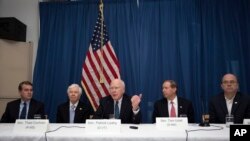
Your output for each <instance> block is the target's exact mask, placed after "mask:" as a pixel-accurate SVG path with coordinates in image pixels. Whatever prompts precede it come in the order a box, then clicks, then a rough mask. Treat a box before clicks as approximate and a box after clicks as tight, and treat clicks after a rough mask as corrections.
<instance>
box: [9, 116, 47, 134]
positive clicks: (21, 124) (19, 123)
mask: <svg viewBox="0 0 250 141" xmlns="http://www.w3.org/2000/svg"><path fill="white" fill-rule="evenodd" d="M48 128H49V120H48V119H41V120H37V119H17V120H16V122H15V125H14V129H13V133H16V134H20V133H45V132H46V131H48Z"/></svg>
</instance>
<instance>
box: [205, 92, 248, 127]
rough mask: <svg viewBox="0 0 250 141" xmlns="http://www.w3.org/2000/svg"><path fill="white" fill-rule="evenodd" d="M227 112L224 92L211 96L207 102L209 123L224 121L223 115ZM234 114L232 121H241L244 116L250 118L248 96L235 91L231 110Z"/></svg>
mask: <svg viewBox="0 0 250 141" xmlns="http://www.w3.org/2000/svg"><path fill="white" fill-rule="evenodd" d="M227 114H228V110H227V105H226V100H225V97H224V93H220V94H219V95H217V96H215V97H213V98H212V99H211V101H210V103H209V115H210V119H209V121H210V122H211V123H225V117H226V115H227ZM231 115H233V116H234V123H243V119H244V118H250V100H249V96H247V95H242V94H241V93H240V92H237V93H236V95H235V97H234V101H233V105H232V110H231Z"/></svg>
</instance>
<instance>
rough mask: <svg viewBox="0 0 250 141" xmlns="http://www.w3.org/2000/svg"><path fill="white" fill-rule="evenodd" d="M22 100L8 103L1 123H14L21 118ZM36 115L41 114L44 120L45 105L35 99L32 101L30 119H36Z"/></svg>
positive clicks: (29, 112)
mask: <svg viewBox="0 0 250 141" xmlns="http://www.w3.org/2000/svg"><path fill="white" fill-rule="evenodd" d="M20 103H21V99H17V100H14V101H11V102H9V103H7V106H6V109H5V112H4V114H3V116H2V119H1V122H4V123H14V122H15V121H16V119H18V118H19V109H20ZM35 114H40V115H41V117H42V118H44V114H45V113H44V104H43V103H42V102H39V101H37V100H35V99H31V100H30V105H29V111H28V116H27V118H28V119H34V115H35Z"/></svg>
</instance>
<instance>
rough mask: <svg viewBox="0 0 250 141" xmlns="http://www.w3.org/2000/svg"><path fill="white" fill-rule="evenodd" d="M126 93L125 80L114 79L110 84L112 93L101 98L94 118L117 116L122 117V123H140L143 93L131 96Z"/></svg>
mask: <svg viewBox="0 0 250 141" xmlns="http://www.w3.org/2000/svg"><path fill="white" fill-rule="evenodd" d="M124 93H125V84H124V81H122V80H121V79H114V80H112V81H111V83H110V86H109V94H110V95H109V96H106V97H104V98H102V99H101V100H100V105H99V107H98V109H97V111H96V113H95V114H94V117H93V118H95V119H109V118H116V119H121V123H140V122H141V112H140V108H139V104H140V102H141V95H140V96H138V95H134V96H133V97H132V98H131V97H130V96H128V95H126V94H124ZM111 115H112V116H111Z"/></svg>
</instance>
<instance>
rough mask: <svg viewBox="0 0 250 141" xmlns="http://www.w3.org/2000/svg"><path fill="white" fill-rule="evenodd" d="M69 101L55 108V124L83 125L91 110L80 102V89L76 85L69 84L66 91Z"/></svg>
mask: <svg viewBox="0 0 250 141" xmlns="http://www.w3.org/2000/svg"><path fill="white" fill-rule="evenodd" d="M67 93H68V98H69V101H67V102H65V103H63V104H61V105H59V106H58V108H57V117H56V122H57V123H85V121H86V119H88V118H89V116H90V112H91V108H90V107H89V106H87V105H86V104H85V103H83V102H81V101H80V97H81V95H82V88H81V87H80V86H79V85H78V84H71V85H70V86H69V87H68V90H67Z"/></svg>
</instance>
